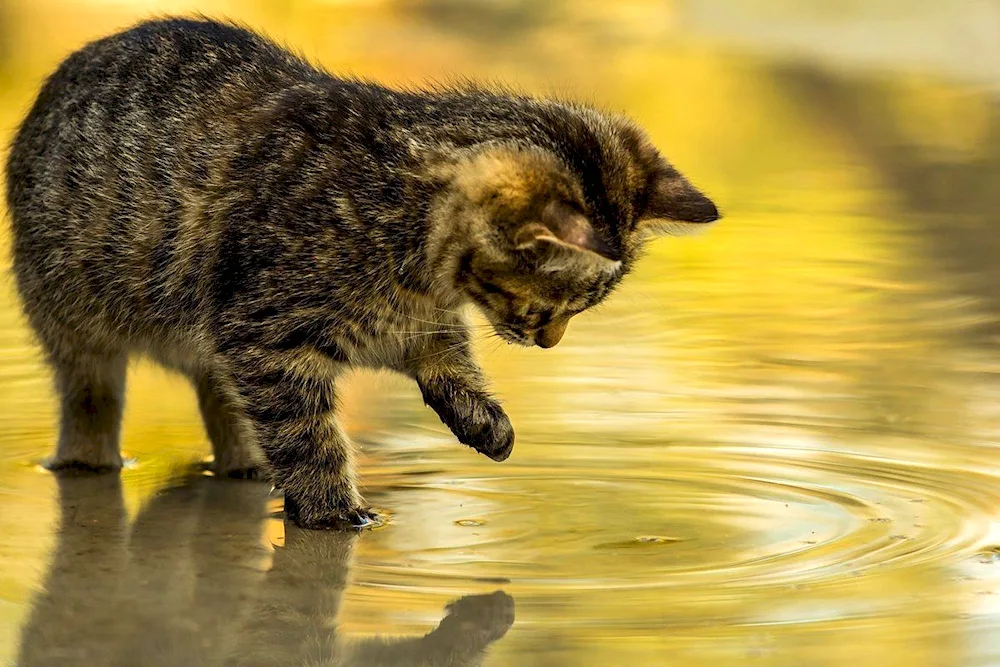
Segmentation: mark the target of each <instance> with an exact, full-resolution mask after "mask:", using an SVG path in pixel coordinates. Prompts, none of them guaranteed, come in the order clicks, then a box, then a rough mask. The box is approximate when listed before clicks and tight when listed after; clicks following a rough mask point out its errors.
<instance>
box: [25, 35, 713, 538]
mask: <svg viewBox="0 0 1000 667" xmlns="http://www.w3.org/2000/svg"><path fill="white" fill-rule="evenodd" d="M7 179H8V181H7V196H8V203H9V208H10V211H11V214H12V219H13V227H14V259H15V271H16V274H17V281H18V287H19V289H20V292H21V296H22V297H23V302H24V308H25V312H26V313H27V316H28V319H29V321H30V323H31V325H32V327H33V328H34V329H35V331H36V332H37V335H38V338H39V340H40V342H41V344H42V346H43V348H44V349H45V351H46V353H47V355H48V359H49V361H50V363H51V365H52V367H53V368H54V370H55V375H56V386H57V389H58V392H59V395H60V397H61V401H62V427H61V429H60V435H59V442H58V445H57V448H56V453H55V456H54V458H53V459H52V466H53V467H56V468H59V467H74V468H87V469H117V468H119V467H120V466H121V458H120V455H119V452H118V429H119V423H120V418H121V413H122V406H123V401H124V385H125V367H126V361H127V359H128V358H129V357H131V356H134V355H137V354H146V355H150V356H152V357H153V358H154V359H156V360H158V361H159V362H161V363H163V364H164V365H166V366H168V367H170V368H174V369H177V370H179V371H180V372H182V373H184V374H185V375H187V376H188V377H190V378H191V380H192V382H193V383H194V385H195V387H196V388H197V392H198V399H199V404H200V406H201V411H202V415H203V417H204V421H205V425H206V429H207V431H208V433H209V435H210V438H211V441H212V446H213V450H214V454H215V465H216V467H217V471H218V472H219V474H222V475H229V476H246V475H252V474H253V471H254V469H255V466H256V465H257V460H258V456H257V452H261V453H262V454H263V460H264V461H265V462H266V464H267V467H268V469H269V470H270V472H271V474H272V475H273V479H274V481H275V483H276V484H277V485H278V486H279V487H281V488H283V489H284V491H285V497H286V510H287V512H288V515H289V516H290V517H291V518H293V519H295V520H296V521H297V522H298V523H300V524H301V525H303V526H310V527H319V526H329V525H334V524H338V523H341V522H343V521H344V520H346V521H348V522H350V523H353V524H356V525H357V524H364V523H366V522H368V521H369V520H370V519H371V518H372V517H371V514H370V512H368V510H367V509H366V508H365V506H364V504H363V502H362V499H361V497H360V495H359V494H358V492H357V487H356V484H355V481H354V471H353V464H352V460H351V458H352V454H351V452H352V448H351V446H350V443H349V442H348V439H347V437H346V436H345V434H344V432H343V431H342V430H341V428H340V427H339V426H338V424H337V421H336V419H335V411H336V399H337V395H336V387H335V381H336V379H337V377H338V375H340V374H341V373H342V372H343V371H345V370H347V369H348V368H351V367H369V368H387V369H392V370H395V371H398V372H401V373H404V374H406V375H408V376H410V377H412V378H413V379H415V380H416V382H417V383H418V385H419V386H420V389H421V391H422V393H423V396H424V400H425V401H426V403H427V404H428V405H430V406H431V407H432V408H433V409H434V410H436V411H437V413H438V414H439V415H440V416H441V418H442V420H443V421H444V422H445V424H447V425H448V427H449V428H451V430H452V431H453V432H454V433H455V434H456V435H457V437H458V439H459V440H460V441H461V442H463V443H465V444H468V445H470V446H472V447H473V448H475V449H476V450H477V451H479V452H482V453H484V454H486V455H487V456H489V457H491V458H493V459H495V460H503V459H505V458H507V456H508V455H509V454H510V452H511V448H512V446H513V441H514V434H513V429H512V428H511V425H510V422H509V420H508V419H507V417H506V415H505V414H504V412H503V410H502V409H501V407H500V405H499V404H498V403H497V402H496V400H494V399H493V398H492V397H491V396H490V394H489V393H488V391H487V388H486V381H485V379H484V377H483V374H482V372H481V370H480V369H479V367H478V365H477V364H476V362H475V360H474V359H473V355H472V350H471V345H470V336H469V330H468V327H467V325H466V322H465V317H464V315H463V306H465V305H466V304H468V303H472V304H475V306H477V307H478V308H480V309H481V310H482V311H483V312H484V314H485V315H486V317H487V318H488V319H489V321H490V322H491V323H492V325H493V327H494V328H495V330H496V332H497V334H498V335H500V336H501V337H503V338H504V339H505V340H507V341H508V342H513V343H519V344H525V345H531V344H537V345H540V346H542V347H551V346H552V345H555V344H556V343H558V342H559V340H560V338H561V337H562V335H563V333H564V332H565V330H566V327H567V325H568V322H569V320H570V318H571V317H572V316H573V315H575V314H576V313H578V312H580V311H582V310H585V309H586V308H589V307H591V306H593V305H594V304H596V303H598V302H599V301H601V300H602V299H603V298H604V297H606V296H607V294H608V293H609V292H610V291H611V290H612V289H613V288H614V287H615V286H616V285H617V284H618V282H619V281H620V280H621V278H622V277H623V276H624V275H625V274H626V273H627V272H628V270H629V269H630V268H631V266H632V263H633V262H634V260H635V259H636V257H637V255H638V254H639V251H640V249H641V245H642V240H643V238H645V236H647V232H648V231H649V230H654V229H655V228H656V225H658V224H661V223H663V221H664V220H667V221H674V222H673V223H671V224H674V223H676V221H683V222H688V223H699V222H710V221H713V220H715V219H716V218H717V217H718V213H717V211H716V209H715V206H714V205H713V204H712V202H710V201H709V200H708V199H706V198H705V197H704V196H703V195H701V194H700V193H699V192H698V191H697V190H696V189H694V188H693V187H692V186H691V185H690V184H689V183H688V182H687V181H686V180H685V179H684V178H683V177H682V176H681V175H680V174H679V173H678V172H677V171H676V170H674V169H673V168H672V167H671V166H670V165H669V164H668V163H667V162H666V161H665V160H664V159H663V158H662V157H660V155H659V154H658V153H657V151H656V150H655V149H654V148H653V147H652V145H651V144H650V143H649V141H648V140H647V139H646V137H645V135H644V133H643V132H642V131H641V130H640V129H639V128H637V127H636V126H635V125H634V124H632V123H631V122H630V121H628V120H627V119H624V118H622V117H618V116H612V115H607V114H602V113H599V112H597V111H594V110H592V109H589V108H587V107H583V106H579V105H573V104H568V103H562V102H553V101H545V100H537V99H532V98H528V97H524V96H520V95H514V94H509V93H505V92H496V91H490V90H485V89H480V88H476V87H472V86H466V87H463V88H456V89H441V90H426V91H396V90H390V89H387V88H384V87H382V86H379V85H376V84H372V83H365V82H360V81H354V80H345V79H341V78H337V77H334V76H332V75H331V74H329V73H327V72H324V71H322V70H320V69H317V68H315V67H313V66H312V65H310V64H308V63H306V62H305V61H303V60H301V59H300V58H298V57H297V56H295V55H293V54H291V53H289V52H288V51H286V50H284V49H282V48H280V47H278V46H277V45H275V44H274V43H272V42H270V41H268V40H267V39H265V38H263V37H261V36H259V35H257V34H255V33H253V32H250V31H247V30H244V29H242V28H239V27H236V26H233V25H229V24H223V23H217V22H213V21H207V20H185V19H168V20H159V21H152V22H148V23H144V24H141V25H139V26H136V27H135V28H133V29H131V30H128V31H126V32H124V33H120V34H117V35H113V36H111V37H108V38H106V39H103V40H100V41H97V42H94V43H92V44H89V45H88V46H86V47H84V48H83V49H81V50H80V51H78V52H76V53H74V54H72V55H71V56H70V57H69V58H67V59H66V60H65V61H64V62H63V64H62V65H61V66H60V67H59V68H58V70H57V71H56V72H55V73H54V74H53V75H52V76H51V77H50V78H49V79H48V81H47V82H46V84H45V86H44V87H43V88H42V90H41V93H40V94H39V97H38V99H37V101H36V102H35V105H34V107H33V108H32V109H31V111H30V113H29V114H28V117H27V118H26V120H25V121H24V124H23V125H22V126H21V128H20V131H19V132H18V134H17V137H16V139H15V141H14V144H13V147H12V151H11V154H10V158H9V162H8V169H7Z"/></svg>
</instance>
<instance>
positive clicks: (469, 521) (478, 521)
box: [455, 519, 486, 528]
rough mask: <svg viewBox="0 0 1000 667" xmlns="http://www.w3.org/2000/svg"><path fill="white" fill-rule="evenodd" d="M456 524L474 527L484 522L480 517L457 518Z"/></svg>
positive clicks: (482, 524) (483, 524)
mask: <svg viewBox="0 0 1000 667" xmlns="http://www.w3.org/2000/svg"><path fill="white" fill-rule="evenodd" d="M455 525H456V526H464V527H466V528H475V527H477V526H485V525H486V522H485V521H484V520H482V519H459V520H458V521H456V522H455Z"/></svg>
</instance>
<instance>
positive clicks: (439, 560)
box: [361, 446, 1000, 594]
mask: <svg viewBox="0 0 1000 667" xmlns="http://www.w3.org/2000/svg"><path fill="white" fill-rule="evenodd" d="M640 455H641V452H640V451H637V450H627V451H626V452H624V453H623V456H622V457H621V458H618V459H616V460H606V461H594V460H592V459H588V460H587V461H586V464H587V465H586V467H581V464H580V461H576V462H574V463H575V465H573V466H568V465H567V466H559V467H556V466H553V467H540V466H535V467H531V468H529V467H520V468H518V467H510V468H505V469H504V471H503V473H504V474H503V475H496V476H489V477H463V478H460V479H457V480H453V479H446V478H442V477H440V476H435V475H428V476H420V477H417V478H415V479H413V481H412V483H407V482H405V481H401V482H400V483H396V484H394V485H393V490H392V491H390V492H389V495H390V497H391V499H386V501H385V502H387V503H388V504H390V505H393V506H396V507H400V506H402V507H401V509H399V510H398V517H397V519H396V522H395V526H394V528H395V530H397V531H400V532H402V533H404V535H406V536H409V535H410V533H411V532H412V533H413V535H412V545H413V546H414V547H415V548H414V549H412V550H410V551H408V553H407V559H406V564H407V566H406V567H405V568H403V569H401V568H400V567H399V566H398V562H395V561H394V560H393V559H391V558H387V559H385V560H382V561H381V562H378V561H376V562H372V563H371V564H370V565H369V566H368V568H367V570H366V572H365V573H364V574H363V575H361V576H363V577H364V578H365V579H366V581H367V583H368V584H370V585H374V586H379V585H386V586H390V587H393V586H396V585H399V584H400V583H401V582H400V578H401V577H402V578H405V580H406V581H407V582H409V585H413V584H414V581H420V580H421V578H425V582H426V585H428V586H434V587H437V586H440V585H441V580H442V579H451V578H459V579H460V578H462V577H464V576H468V577H469V578H470V579H476V578H479V577H482V576H487V575H488V576H491V577H500V578H503V579H509V580H511V581H513V582H517V583H519V584H520V585H524V586H526V587H531V588H541V589H547V590H548V591H549V592H550V593H552V594H555V593H558V592H559V591H562V592H564V593H569V592H571V591H574V590H575V591H581V590H614V591H621V590H624V589H657V588H676V587H706V586H711V587H718V588H724V589H734V588H739V589H752V588H758V587H789V586H804V585H817V584H822V583H824V582H831V581H837V580H840V579H844V578H851V577H859V576H862V575H865V574H867V573H868V572H870V571H873V570H876V571H878V572H881V573H884V572H888V571H890V570H893V569H901V568H913V567H918V566H920V565H922V564H935V563H942V562H945V563H946V562H948V561H949V559H951V558H952V556H955V557H958V556H959V555H961V554H965V553H969V552H973V551H975V550H976V549H977V548H978V546H979V545H980V544H981V543H982V542H983V541H984V540H985V539H986V538H987V537H988V535H989V532H990V529H991V526H992V525H993V521H994V516H995V514H996V508H997V507H1000V479H998V478H996V477H994V476H991V475H987V474H970V472H969V471H968V470H963V471H954V472H953V471H949V470H947V469H940V468H929V467H925V466H920V465H914V464H910V463H906V462H903V461H897V460H889V459H885V458H875V457H864V456H858V455H852V454H845V453H838V452H834V451H809V450H796V449H774V448H772V449H761V448H753V447H732V446H698V447H672V448H671V449H670V452H669V455H668V456H667V457H666V458H663V457H660V458H659V459H658V460H657V462H656V465H645V466H643V465H641V464H640V463H639V462H638V461H636V460H630V459H633V458H636V457H638V456H640ZM408 501H409V502H414V501H416V503H417V504H419V505H420V506H421V507H424V508H426V507H428V506H433V507H435V508H436V510H437V511H435V512H434V513H433V517H432V518H428V517H427V516H426V515H425V514H421V515H417V514H416V513H410V512H408V511H407V510H406V508H405V504H406V503H407V502H408ZM624 507H627V508H629V509H628V512H627V513H626V512H623V511H622V510H620V509H619V508H624ZM421 531H431V532H432V533H433V535H434V537H433V540H432V541H433V546H430V545H428V546H427V547H421V545H420V541H421V539H420V536H419V535H418V533H419V532H421ZM407 543H408V544H409V543H411V542H410V541H409V540H408V541H407Z"/></svg>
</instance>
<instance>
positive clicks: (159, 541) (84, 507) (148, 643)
mask: <svg viewBox="0 0 1000 667" xmlns="http://www.w3.org/2000/svg"><path fill="white" fill-rule="evenodd" d="M58 483H59V496H60V503H61V510H62V519H61V524H60V530H59V534H58V543H57V545H56V548H55V555H54V557H53V561H52V566H51V570H50V572H49V574H48V577H47V579H46V581H45V586H44V590H43V591H42V592H40V593H39V594H38V596H37V598H36V600H35V603H34V608H33V610H32V613H31V615H30V617H29V619H28V621H27V624H26V625H25V627H24V630H23V633H22V638H21V647H20V655H19V661H18V663H17V664H18V665H20V666H21V667H38V666H41V665H60V666H66V667H69V666H75V665H79V666H83V665H86V666H87V667H99V666H103V665H109V666H122V667H125V666H128V667H134V666H142V667H147V666H149V667H158V666H160V665H171V666H173V665H178V666H183V667H197V666H200V665H226V666H230V665H232V666H243V665H246V666H252V665H261V666H277V665H289V666H295V667H299V666H304V665H309V666H310V667H320V666H329V667H368V666H372V667H396V666H399V667H404V666H407V665H414V666H416V665H420V666H422V667H432V666H438V665H440V666H445V665H447V666H449V667H450V666H454V667H458V666H460V665H463V666H464V665H479V664H481V663H482V661H483V658H484V656H485V653H486V649H487V648H488V647H489V645H490V644H492V643H493V642H494V641H496V640H498V639H500V638H501V637H503V636H504V634H506V632H507V630H508V629H509V628H510V626H511V624H512V623H513V620H514V603H513V600H512V599H511V598H510V597H509V596H507V595H506V594H504V593H502V592H499V591H498V592H496V593H493V594H490V595H470V596H467V597H464V598H462V599H460V600H458V601H456V602H454V603H452V604H451V605H450V606H449V607H448V608H447V610H446V616H445V618H444V619H443V620H442V621H441V623H440V624H439V625H438V627H437V628H436V629H435V630H433V631H432V632H430V633H429V634H427V635H424V636H419V637H405V638H382V637H379V638H372V639H361V640H358V639H350V640H343V639H342V638H340V637H338V633H337V626H336V617H337V613H338V609H339V607H340V601H341V597H342V594H343V590H344V586H345V584H346V582H347V577H348V570H349V568H350V562H351V557H352V553H353V549H354V544H355V542H356V541H357V540H358V539H359V537H358V535H357V534H354V533H343V532H332V531H303V530H300V529H297V528H295V527H293V526H288V527H287V528H286V534H285V544H284V546H283V547H278V548H276V549H275V551H274V553H273V561H272V562H271V564H270V567H267V559H268V558H271V557H272V554H270V553H268V552H269V550H268V549H266V548H265V547H264V544H263V541H262V539H261V533H262V530H261V521H262V520H263V517H264V505H265V503H266V500H267V488H266V487H265V486H264V485H262V484H247V483H226V482H218V481H215V480H209V479H206V478H203V477H193V478H189V479H186V480H185V481H184V483H182V484H180V485H177V486H173V487H171V488H169V489H167V490H166V491H164V492H163V493H161V494H159V495H157V496H156V497H154V498H153V499H152V500H150V501H149V502H148V504H147V505H145V506H144V507H143V508H142V510H141V511H140V513H139V516H138V517H137V519H136V520H135V522H134V523H133V524H132V525H131V526H130V525H129V522H128V519H127V515H126V512H125V505H124V502H123V498H122V492H121V484H120V481H119V479H118V477H117V476H116V475H106V476H100V477H60V478H59V481H58ZM253 517H257V518H256V519H255V518H253ZM362 539H363V538H362Z"/></svg>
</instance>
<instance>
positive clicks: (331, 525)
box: [285, 493, 382, 530]
mask: <svg viewBox="0 0 1000 667" xmlns="http://www.w3.org/2000/svg"><path fill="white" fill-rule="evenodd" d="M285 518H286V519H288V520H289V521H292V522H293V523H294V524H295V525H297V526H298V527H299V528H307V529H310V530H365V529H369V528H376V527H378V526H381V525H382V520H381V518H380V517H379V515H378V514H376V513H375V512H374V511H373V510H370V509H367V508H364V507H352V508H350V509H347V510H341V511H338V512H335V513H326V512H304V511H303V509H302V506H301V505H300V503H299V502H298V501H297V500H295V498H294V497H290V496H289V495H288V494H287V493H286V494H285Z"/></svg>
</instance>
